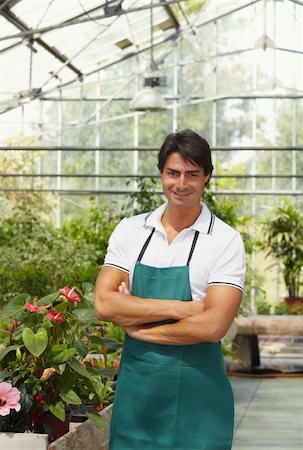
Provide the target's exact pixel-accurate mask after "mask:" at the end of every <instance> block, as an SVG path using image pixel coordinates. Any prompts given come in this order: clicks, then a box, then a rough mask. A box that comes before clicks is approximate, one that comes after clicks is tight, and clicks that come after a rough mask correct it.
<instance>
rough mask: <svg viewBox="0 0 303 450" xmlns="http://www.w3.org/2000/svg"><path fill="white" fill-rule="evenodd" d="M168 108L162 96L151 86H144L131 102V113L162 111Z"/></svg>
mask: <svg viewBox="0 0 303 450" xmlns="http://www.w3.org/2000/svg"><path fill="white" fill-rule="evenodd" d="M166 108H167V104H166V101H165V100H164V98H163V97H162V95H161V94H160V93H159V92H158V91H157V90H156V89H155V88H153V87H151V86H144V88H143V89H141V91H139V92H137V94H136V95H135V96H134V98H133V99H132V101H131V102H130V105H129V109H130V110H131V111H162V110H163V109H166Z"/></svg>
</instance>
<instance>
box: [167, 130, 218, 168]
mask: <svg viewBox="0 0 303 450" xmlns="http://www.w3.org/2000/svg"><path fill="white" fill-rule="evenodd" d="M172 153H179V154H180V156H182V158H183V159H184V160H185V161H190V162H191V163H193V164H196V165H197V166H199V167H202V169H203V171H204V174H205V175H209V174H211V173H212V171H213V165H212V161H211V151H210V148H209V145H208V142H207V141H206V139H204V138H203V137H201V136H199V134H197V133H195V132H194V131H192V130H182V131H175V132H173V133H170V134H169V135H168V136H167V137H166V138H165V140H164V142H163V144H162V147H161V149H160V151H159V154H158V168H159V170H160V172H161V173H162V172H163V169H164V166H165V162H166V160H167V158H168V156H169V155H170V154H172Z"/></svg>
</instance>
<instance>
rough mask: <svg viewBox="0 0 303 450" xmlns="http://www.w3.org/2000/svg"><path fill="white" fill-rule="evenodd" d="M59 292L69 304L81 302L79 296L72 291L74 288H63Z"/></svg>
mask: <svg viewBox="0 0 303 450" xmlns="http://www.w3.org/2000/svg"><path fill="white" fill-rule="evenodd" d="M61 292H62V294H63V295H64V297H65V298H66V299H67V300H68V301H69V302H72V303H78V302H80V301H81V299H80V297H79V295H78V294H76V292H75V291H74V288H72V289H71V288H70V287H68V286H65V287H64V288H63V289H62V291H61Z"/></svg>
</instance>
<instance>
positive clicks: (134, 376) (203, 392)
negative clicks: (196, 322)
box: [109, 229, 234, 450]
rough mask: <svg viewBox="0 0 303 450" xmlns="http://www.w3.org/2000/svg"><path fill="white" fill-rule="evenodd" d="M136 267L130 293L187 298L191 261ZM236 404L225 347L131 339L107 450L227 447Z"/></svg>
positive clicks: (124, 355) (125, 351)
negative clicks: (160, 265)
mask: <svg viewBox="0 0 303 450" xmlns="http://www.w3.org/2000/svg"><path fill="white" fill-rule="evenodd" d="M153 232H154V229H153V231H152V233H151V235H150V236H149V238H148V239H147V241H146V242H145V244H144V246H143V248H142V251H141V253H140V255H139V258H138V261H137V262H136V266H135V271H134V277H133V289H132V294H133V295H136V296H139V297H142V298H155V299H175V300H183V301H190V300H191V299H192V297H191V288H190V281H189V263H190V260H191V257H192V254H193V251H194V247H195V244H196V241H197V238H198V236H199V232H198V231H196V233H195V237H194V240H193V243H192V247H191V250H190V254H189V257H188V261H187V265H186V266H177V267H164V268H157V267H151V266H147V265H144V264H142V263H141V262H140V261H141V258H142V256H143V254H144V252H145V250H146V248H147V245H148V244H149V242H150V239H151V237H152V234H153ZM233 425H234V401H233V393H232V389H231V385H230V382H229V380H228V377H227V375H226V371H225V368H224V364H223V357H222V352H221V344H220V342H218V343H216V344H214V343H210V342H203V343H201V344H195V345H183V346H177V345H176V346H174V345H160V344H151V343H148V342H143V341H139V340H136V339H133V338H130V337H129V336H128V335H126V338H125V343H124V348H123V353H122V358H121V365H120V371H119V375H118V381H117V386H116V392H115V399H114V405H113V413H112V420H111V432H110V446H109V448H110V450H229V449H231V445H232V437H233Z"/></svg>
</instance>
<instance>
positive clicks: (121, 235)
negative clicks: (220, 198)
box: [104, 203, 245, 301]
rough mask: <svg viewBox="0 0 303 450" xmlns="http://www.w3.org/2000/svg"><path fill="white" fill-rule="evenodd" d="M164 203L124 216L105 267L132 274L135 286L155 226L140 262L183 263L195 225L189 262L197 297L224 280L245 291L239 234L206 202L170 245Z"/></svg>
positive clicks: (113, 237)
mask: <svg viewBox="0 0 303 450" xmlns="http://www.w3.org/2000/svg"><path fill="white" fill-rule="evenodd" d="M166 206H167V203H164V204H163V205H162V206H160V207H159V208H157V209H156V210H155V211H153V212H152V213H146V214H140V215H138V216H133V217H130V218H125V219H123V220H122V221H121V222H120V223H119V224H118V225H117V227H116V229H115V230H114V232H113V233H112V235H111V237H110V240H109V245H108V249H107V255H106V257H105V261H104V266H111V267H115V268H118V269H121V270H123V271H125V272H127V273H129V279H130V289H131V286H132V279H133V273H134V268H135V264H136V261H137V259H138V256H139V254H140V251H141V249H142V247H143V245H144V243H145V241H146V239H147V238H148V236H149V235H150V233H151V231H152V229H153V228H155V232H154V234H153V236H152V238H151V241H150V243H149V245H148V247H147V249H146V251H145V253H144V255H143V258H142V260H141V262H142V264H146V265H149V266H154V267H171V266H185V265H186V263H187V259H188V255H189V252H190V249H191V246H192V242H193V238H194V234H195V231H196V230H197V231H199V236H198V240H197V243H196V246H195V249H194V252H193V255H192V259H191V261H190V265H189V274H190V285H191V291H192V298H193V300H200V301H204V299H205V296H206V291H207V288H208V286H210V285H222V284H223V285H228V286H234V287H235V288H238V289H240V290H241V291H243V289H244V278H245V252H244V245H243V241H242V238H241V236H240V234H239V233H238V232H237V231H236V230H234V229H233V228H231V227H230V226H229V225H227V224H226V223H224V222H223V221H222V220H220V219H218V218H217V217H215V216H214V215H213V214H212V213H211V212H210V211H209V209H208V208H207V206H206V205H205V204H204V203H202V211H201V213H200V215H199V217H198V218H197V220H196V221H195V223H194V224H193V225H191V226H190V227H189V228H185V229H184V230H182V231H181V232H180V233H178V234H177V236H176V237H175V239H174V240H173V241H172V242H171V243H170V244H168V242H167V237H166V234H165V231H164V228H163V226H162V223H161V218H162V215H163V213H164V211H165V208H166ZM176 282H177V281H176ZM223 300H224V299H222V301H223Z"/></svg>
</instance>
